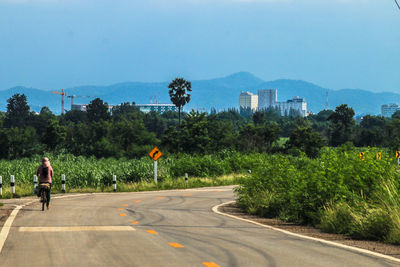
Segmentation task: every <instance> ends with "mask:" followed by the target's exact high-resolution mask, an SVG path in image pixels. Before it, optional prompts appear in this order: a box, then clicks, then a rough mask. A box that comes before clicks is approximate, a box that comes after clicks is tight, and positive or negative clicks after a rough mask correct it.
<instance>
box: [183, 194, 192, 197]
mask: <svg viewBox="0 0 400 267" xmlns="http://www.w3.org/2000/svg"><path fill="white" fill-rule="evenodd" d="M184 196H185V197H190V196H193V195H192V194H184Z"/></svg>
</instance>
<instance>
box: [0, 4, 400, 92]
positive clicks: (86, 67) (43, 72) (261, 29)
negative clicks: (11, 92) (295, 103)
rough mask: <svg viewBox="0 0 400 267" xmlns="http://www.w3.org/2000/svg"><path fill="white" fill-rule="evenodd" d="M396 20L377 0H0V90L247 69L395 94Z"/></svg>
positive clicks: (270, 76) (399, 20)
mask: <svg viewBox="0 0 400 267" xmlns="http://www.w3.org/2000/svg"><path fill="white" fill-rule="evenodd" d="M399 25H400V12H399V10H398V8H397V7H396V5H395V3H394V2H393V1H381V0H331V1H320V0H302V1H299V0H214V1H211V0H169V1H164V0H148V1H139V0H118V1H111V0H102V1H98V0H79V1H78V0H0V77H1V79H0V90H6V89H8V88H11V87H14V86H26V87H33V88H38V89H44V90H51V89H53V90H54V89H59V88H71V87H75V86H82V85H102V86H104V85H111V84H115V83H120V82H128V81H139V82H165V81H170V80H172V79H173V78H175V77H178V76H182V77H185V78H186V79H187V80H204V79H213V78H216V77H222V76H227V75H230V74H231V73H235V72H238V71H248V72H251V73H253V74H254V75H256V76H258V77H260V78H261V79H263V80H265V81H271V80H276V79H295V80H304V81H309V82H312V83H315V84H319V85H321V86H323V87H325V88H330V89H334V90H337V89H344V88H354V89H357V88H359V89H365V90H369V91H373V92H383V91H385V92H389V91H390V92H396V93H400V75H399V69H400V49H399V47H400V31H399V30H398V27H399Z"/></svg>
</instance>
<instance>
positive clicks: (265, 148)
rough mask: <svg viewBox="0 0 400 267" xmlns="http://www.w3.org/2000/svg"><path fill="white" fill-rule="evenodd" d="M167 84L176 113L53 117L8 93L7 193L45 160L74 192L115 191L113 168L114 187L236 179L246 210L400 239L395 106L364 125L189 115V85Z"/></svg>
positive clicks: (1, 150) (335, 117)
mask: <svg viewBox="0 0 400 267" xmlns="http://www.w3.org/2000/svg"><path fill="white" fill-rule="evenodd" d="M171 84H172V85H171V87H169V89H170V97H171V99H174V101H175V100H176V101H175V102H176V103H175V102H174V101H172V102H173V103H175V105H177V106H178V107H179V111H180V112H165V113H163V114H159V113H157V112H150V113H143V112H141V111H140V110H139V109H138V108H137V107H136V105H135V103H134V102H132V103H123V104H121V105H117V106H114V108H113V109H112V112H110V111H109V110H108V105H107V103H104V102H103V101H102V100H101V99H99V98H97V99H94V100H93V101H91V103H90V104H89V105H88V107H87V111H86V112H83V111H68V112H66V114H63V115H60V116H57V115H55V114H53V113H52V112H51V111H50V110H49V109H48V108H47V107H43V108H42V110H41V112H40V113H39V114H35V113H33V112H30V110H29V106H28V102H27V98H26V96H25V95H20V94H15V95H14V96H12V97H11V98H10V99H8V100H7V102H8V105H7V112H0V176H2V177H3V185H4V186H3V197H12V196H11V193H10V192H9V177H10V175H15V179H16V194H15V195H14V197H18V196H25V195H32V189H33V175H34V174H35V172H36V168H37V167H38V164H39V163H40V159H41V157H43V156H47V157H49V158H50V161H51V163H52V166H53V168H54V171H55V174H56V178H55V179H54V187H53V192H55V193H57V192H60V189H61V179H60V176H61V174H65V175H66V188H67V192H109V191H112V176H113V175H116V176H117V180H118V191H142V190H159V189H173V188H188V187H201V186H211V185H228V184H239V185H240V186H239V188H238V190H237V195H238V203H239V204H240V206H241V207H242V208H243V209H244V210H246V211H247V212H249V213H252V214H258V215H259V216H267V217H279V218H281V219H284V220H287V221H292V222H297V223H301V224H309V225H314V226H316V227H319V228H321V229H322V230H324V231H328V232H333V233H341V234H346V235H349V236H352V237H355V238H361V239H374V240H381V241H384V242H389V243H393V244H400V212H399V208H400V196H399V193H398V192H399V190H400V184H399V183H400V179H399V178H400V177H399V173H400V169H399V167H398V166H397V162H396V160H395V159H394V153H395V151H396V150H399V149H400V112H399V111H398V112H396V113H395V114H394V115H393V116H392V117H391V118H384V117H380V116H370V115H367V116H364V117H362V118H357V120H354V115H355V114H354V110H353V109H352V108H351V107H348V106H347V105H345V104H343V105H340V106H338V107H336V109H335V110H323V111H321V112H319V113H318V114H311V115H309V116H308V117H306V118H303V117H300V116H299V114H298V113H297V112H296V111H294V110H291V111H290V112H289V113H288V114H286V115H285V116H281V113H280V110H279V109H274V108H270V109H267V110H262V111H257V112H253V111H252V110H250V109H241V110H234V109H232V110H227V111H222V112H217V111H216V110H215V109H214V110H212V111H211V113H210V114H206V113H201V112H197V111H194V110H192V111H191V112H189V113H185V112H183V110H182V108H183V106H184V105H185V104H186V103H187V102H188V101H189V100H190V95H189V94H188V92H190V90H189V89H190V88H191V86H190V83H187V82H186V81H184V80H183V79H182V80H179V79H178V80H176V83H171ZM154 146H157V147H158V148H159V149H160V150H161V151H162V152H163V154H164V156H163V157H162V158H161V159H160V160H159V164H158V167H159V168H158V174H159V175H158V180H159V183H157V184H155V183H154V182H153V161H152V160H151V159H150V158H149V157H148V156H147V153H148V152H149V151H150V150H151V149H152V148H153V147H154ZM370 147H381V148H382V149H376V148H370ZM378 150H379V151H378ZM359 152H365V153H366V154H365V158H364V159H361V158H360V156H359ZM377 152H382V155H383V156H382V159H381V160H377V159H375V155H376V153H377ZM249 170H251V172H249ZM185 173H188V175H189V181H188V183H186V182H185V181H184V178H183V177H184V174H185ZM249 173H251V174H249Z"/></svg>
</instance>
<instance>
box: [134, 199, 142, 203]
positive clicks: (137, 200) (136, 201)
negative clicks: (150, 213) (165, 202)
mask: <svg viewBox="0 0 400 267" xmlns="http://www.w3.org/2000/svg"><path fill="white" fill-rule="evenodd" d="M133 202H135V203H139V202H141V200H139V199H136V200H134V201H133Z"/></svg>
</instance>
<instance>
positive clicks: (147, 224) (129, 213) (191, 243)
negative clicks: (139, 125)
mask: <svg viewBox="0 0 400 267" xmlns="http://www.w3.org/2000/svg"><path fill="white" fill-rule="evenodd" d="M233 199H234V194H233V192H232V187H219V188H205V189H191V190H174V191H162V192H142V193H114V194H90V195H85V196H82V197H71V198H68V197H66V198H62V199H54V200H53V201H52V205H51V209H50V210H48V211H45V212H42V211H40V208H39V202H38V201H37V202H35V203H34V204H31V205H27V206H24V207H23V208H22V209H21V210H20V213H19V214H18V215H17V217H16V218H15V220H14V222H13V224H12V227H11V230H10V232H9V235H8V238H7V240H6V242H5V244H4V247H3V250H2V251H1V254H0V265H1V266H74V267H77V266H208V267H216V266H307V267H308V266H398V263H394V262H391V261H389V260H386V259H382V258H379V257H374V256H371V255H365V254H363V253H358V252H354V251H348V250H346V249H343V248H338V247H334V246H330V245H327V244H323V243H320V242H316V241H313V240H304V239H302V238H298V237H294V236H290V235H287V234H284V233H281V232H277V231H274V230H271V229H266V228H264V227H261V226H257V225H254V224H251V223H248V222H244V221H240V220H236V219H234V218H229V217H226V216H222V215H219V214H215V213H213V212H212V207H213V206H215V205H217V204H221V203H223V202H227V201H230V200H233Z"/></svg>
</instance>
